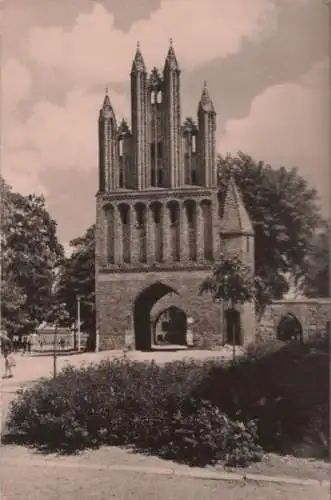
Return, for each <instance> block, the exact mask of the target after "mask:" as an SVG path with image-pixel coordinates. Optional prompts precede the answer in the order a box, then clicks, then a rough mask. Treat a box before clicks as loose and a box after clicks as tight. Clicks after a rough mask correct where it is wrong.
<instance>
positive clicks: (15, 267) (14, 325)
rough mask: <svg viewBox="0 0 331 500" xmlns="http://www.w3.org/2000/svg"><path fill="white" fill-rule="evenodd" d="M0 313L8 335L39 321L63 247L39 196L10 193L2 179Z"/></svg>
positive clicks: (48, 302)
mask: <svg viewBox="0 0 331 500" xmlns="http://www.w3.org/2000/svg"><path fill="white" fill-rule="evenodd" d="M1 201H2V204H1V239H2V241H1V243H2V255H1V256H2V269H1V284H2V297H1V299H2V300H1V313H2V320H3V323H4V326H5V328H6V329H7V330H8V332H10V333H11V334H14V333H15V334H22V333H25V332H28V331H30V330H31V329H34V328H35V327H36V326H38V325H39V324H40V323H41V322H43V321H44V319H45V317H46V315H47V313H48V310H49V307H50V305H51V304H52V301H53V285H54V280H55V274H56V268H57V267H58V265H59V264H60V263H61V260H62V258H63V247H62V245H60V243H59V242H58V239H57V234H56V222H55V221H54V220H53V219H52V218H51V216H50V214H49V213H48V211H47V209H46V206H45V200H44V198H43V197H42V196H36V195H33V194H31V195H28V196H23V195H21V194H20V193H15V192H13V191H12V189H11V188H10V187H9V186H8V185H7V184H6V183H5V181H4V180H3V179H1Z"/></svg>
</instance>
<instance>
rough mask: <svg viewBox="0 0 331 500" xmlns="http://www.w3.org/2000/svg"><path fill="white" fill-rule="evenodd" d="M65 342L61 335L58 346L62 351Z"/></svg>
mask: <svg viewBox="0 0 331 500" xmlns="http://www.w3.org/2000/svg"><path fill="white" fill-rule="evenodd" d="M65 344H66V341H65V340H64V338H63V337H61V339H60V347H61V349H62V351H63V349H64V347H65Z"/></svg>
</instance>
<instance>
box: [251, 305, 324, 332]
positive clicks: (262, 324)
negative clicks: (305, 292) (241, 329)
mask: <svg viewBox="0 0 331 500" xmlns="http://www.w3.org/2000/svg"><path fill="white" fill-rule="evenodd" d="M287 313H290V314H293V315H294V316H296V318H297V319H298V320H299V321H300V323H301V326H302V333H303V340H305V339H307V338H309V337H310V336H311V335H315V334H316V333H320V332H325V331H326V328H327V323H328V322H329V321H331V298H330V299H296V300H277V301H274V302H272V304H270V305H269V306H267V308H266V310H265V312H264V314H263V317H262V318H261V319H260V321H259V322H258V324H257V329H256V339H257V340H262V341H265V340H272V339H276V338H277V328H278V325H279V322H280V320H281V319H282V317H283V316H284V315H285V314H287Z"/></svg>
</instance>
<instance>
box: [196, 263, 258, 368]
mask: <svg viewBox="0 0 331 500" xmlns="http://www.w3.org/2000/svg"><path fill="white" fill-rule="evenodd" d="M203 293H211V294H212V297H213V300H214V301H215V302H222V303H224V302H229V303H230V307H231V309H235V308H236V305H238V304H244V303H245V302H251V301H255V280H254V276H252V271H251V269H250V268H249V267H248V266H246V265H245V264H243V263H242V262H241V260H240V258H239V257H237V256H232V257H229V256H226V255H225V254H222V255H221V256H220V258H219V259H218V261H217V263H216V264H215V265H214V267H213V269H212V272H211V275H210V276H208V277H207V278H206V279H205V280H204V281H203V282H202V283H201V286H200V294H203ZM232 345H233V359H234V360H235V346H236V344H235V334H234V333H233V335H232Z"/></svg>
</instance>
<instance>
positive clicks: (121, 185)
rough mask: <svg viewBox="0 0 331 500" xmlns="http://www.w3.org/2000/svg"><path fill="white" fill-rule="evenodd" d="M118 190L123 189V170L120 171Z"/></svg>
mask: <svg viewBox="0 0 331 500" xmlns="http://www.w3.org/2000/svg"><path fill="white" fill-rule="evenodd" d="M119 182H120V188H123V187H124V174H123V170H122V169H121V170H120V180H119Z"/></svg>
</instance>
